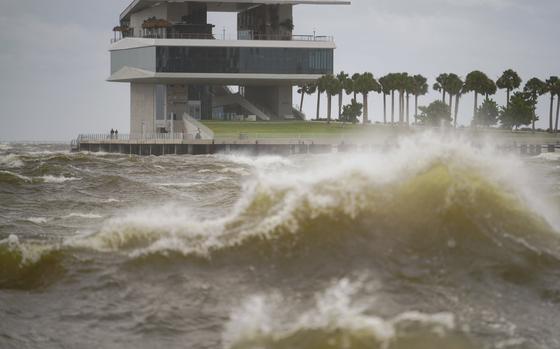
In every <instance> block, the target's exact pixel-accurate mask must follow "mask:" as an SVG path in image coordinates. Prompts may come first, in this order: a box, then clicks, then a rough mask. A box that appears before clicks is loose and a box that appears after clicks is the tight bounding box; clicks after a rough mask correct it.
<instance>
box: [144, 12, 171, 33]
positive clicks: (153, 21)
mask: <svg viewBox="0 0 560 349" xmlns="http://www.w3.org/2000/svg"><path fill="white" fill-rule="evenodd" d="M169 27H171V23H170V22H169V21H167V20H165V19H158V18H156V17H151V18H148V19H146V20H145V21H144V23H142V29H143V30H144V36H145V37H156V38H165V36H166V31H167V28H169Z"/></svg>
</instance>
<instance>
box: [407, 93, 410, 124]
mask: <svg viewBox="0 0 560 349" xmlns="http://www.w3.org/2000/svg"><path fill="white" fill-rule="evenodd" d="M406 125H407V126H408V125H410V94H409V93H408V92H407V93H406Z"/></svg>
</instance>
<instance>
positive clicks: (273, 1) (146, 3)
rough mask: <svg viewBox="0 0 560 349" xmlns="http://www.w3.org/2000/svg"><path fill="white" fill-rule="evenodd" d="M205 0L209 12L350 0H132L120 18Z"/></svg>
mask: <svg viewBox="0 0 560 349" xmlns="http://www.w3.org/2000/svg"><path fill="white" fill-rule="evenodd" d="M187 1H192V2H205V3H207V4H208V11H210V12H237V11H241V10H243V9H245V8H248V7H251V6H254V5H261V4H262V5H300V4H304V5H350V4H351V2H352V1H351V0H184V1H181V0H173V1H170V0H167V1H162V0H134V1H132V3H131V4H130V5H128V7H127V8H126V9H125V10H124V11H123V12H122V13H121V20H122V19H124V18H126V17H128V16H129V15H130V14H131V13H133V12H137V11H140V10H143V9H145V8H149V7H151V6H154V5H156V4H158V3H161V2H187Z"/></svg>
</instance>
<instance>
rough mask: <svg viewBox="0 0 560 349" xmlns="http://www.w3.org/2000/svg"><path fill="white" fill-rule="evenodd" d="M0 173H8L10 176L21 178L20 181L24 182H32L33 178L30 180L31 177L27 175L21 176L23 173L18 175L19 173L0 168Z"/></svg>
mask: <svg viewBox="0 0 560 349" xmlns="http://www.w3.org/2000/svg"><path fill="white" fill-rule="evenodd" d="M0 173H4V174H7V175H10V176H13V177H16V178H19V179H20V180H22V181H24V182H32V181H33V180H32V179H31V178H29V177H26V176H23V175H20V174H17V173H15V172H11V171H2V170H0Z"/></svg>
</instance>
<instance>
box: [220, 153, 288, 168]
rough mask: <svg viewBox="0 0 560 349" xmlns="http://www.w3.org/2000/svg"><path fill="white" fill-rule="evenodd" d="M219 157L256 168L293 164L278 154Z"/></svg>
mask: <svg viewBox="0 0 560 349" xmlns="http://www.w3.org/2000/svg"><path fill="white" fill-rule="evenodd" d="M218 158H219V159H221V160H224V161H227V162H232V163H235V164H240V165H247V166H251V167H256V168H279V167H285V166H289V165H291V164H292V160H290V159H289V158H287V157H283V156H277V155H263V156H246V155H239V154H234V155H218Z"/></svg>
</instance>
